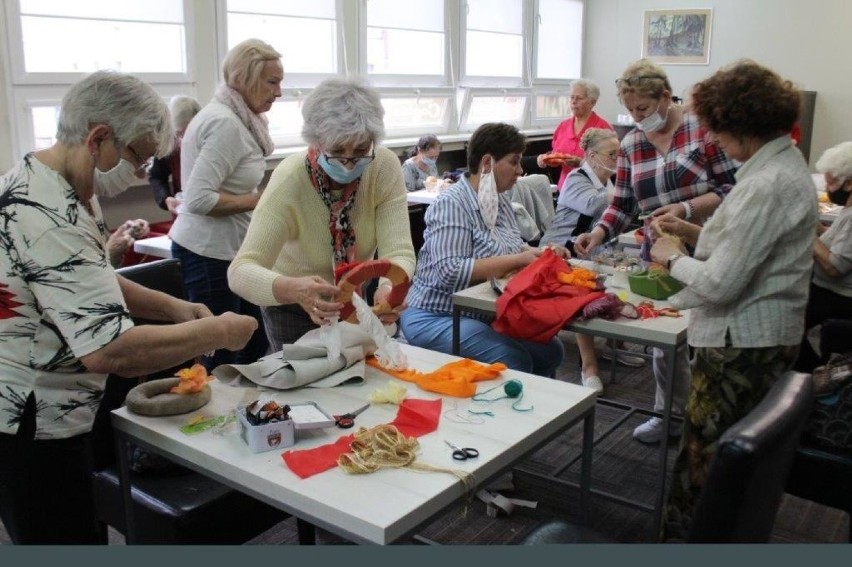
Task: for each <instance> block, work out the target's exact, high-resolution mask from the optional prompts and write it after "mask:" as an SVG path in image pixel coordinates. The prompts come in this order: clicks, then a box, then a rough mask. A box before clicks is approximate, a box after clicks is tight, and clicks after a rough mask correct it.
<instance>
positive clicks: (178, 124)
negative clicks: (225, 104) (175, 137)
mask: <svg viewBox="0 0 852 567" xmlns="http://www.w3.org/2000/svg"><path fill="white" fill-rule="evenodd" d="M169 111H170V112H171V113H172V126H174V128H175V130H186V127H187V126H189V121H190V120H192V119H193V117H194V116H195V115H196V114H198V113H199V112H200V111H201V105H200V104H198V101H197V100H195V99H194V98H192V97H191V96H174V97H172V100H171V101H170V102H169Z"/></svg>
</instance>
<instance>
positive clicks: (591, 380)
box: [580, 371, 603, 394]
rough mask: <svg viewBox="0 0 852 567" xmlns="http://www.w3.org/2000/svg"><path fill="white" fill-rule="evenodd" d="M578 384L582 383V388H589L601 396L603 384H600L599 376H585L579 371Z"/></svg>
mask: <svg viewBox="0 0 852 567" xmlns="http://www.w3.org/2000/svg"><path fill="white" fill-rule="evenodd" d="M580 382H582V383H583V386H585V387H586V388H591V389H593V390H594V391H596V392H597V393H598V394H603V382H601V378H600V376H585V375H584V374H583V373H582V371H581V372H580Z"/></svg>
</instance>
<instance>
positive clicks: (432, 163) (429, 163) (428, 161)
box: [423, 157, 438, 167]
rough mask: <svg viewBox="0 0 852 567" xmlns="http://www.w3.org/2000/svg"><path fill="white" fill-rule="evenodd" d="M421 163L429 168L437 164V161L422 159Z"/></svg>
mask: <svg viewBox="0 0 852 567" xmlns="http://www.w3.org/2000/svg"><path fill="white" fill-rule="evenodd" d="M423 163H425V164H426V165H428V166H430V167H431V166H433V165H435V164H436V163H438V160H436V159H431V158H427V157H424V158H423Z"/></svg>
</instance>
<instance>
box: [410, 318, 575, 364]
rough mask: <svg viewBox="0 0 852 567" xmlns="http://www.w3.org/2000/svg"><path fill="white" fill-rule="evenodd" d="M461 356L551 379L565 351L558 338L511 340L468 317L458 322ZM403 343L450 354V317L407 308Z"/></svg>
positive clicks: (483, 323) (451, 338)
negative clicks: (545, 340)
mask: <svg viewBox="0 0 852 567" xmlns="http://www.w3.org/2000/svg"><path fill="white" fill-rule="evenodd" d="M460 322H461V324H460V334H461V341H460V353H459V354H460V355H461V356H463V357H465V358H471V359H473V360H478V361H479V362H485V363H489V364H491V363H494V362H502V363H503V364H505V365H506V366H508V367H509V368H511V369H512V370H520V371H521V372H529V373H531V374H537V375H539V376H546V377H548V378H553V377H554V376H555V375H556V369H557V368H558V367H559V365H560V364H562V359H563V358H564V357H565V351H564V349H563V347H562V341H561V340H559V337H553V339H551V340H550V341H549V342H547V343H537V342H533V341H525V340H521V339H514V338H512V337H509V336H506V335H502V334H500V333H498V332H497V331H495V330H494V329H492V328H491V325H489V324H488V323H485V322H483V321H479V320H477V319H471V318H469V317H461V318H460ZM399 323H400V329H401V330H402V334H403V335H405V340H406V341H407V342H408V343H409V344H412V345H414V346H418V347H421V348H427V349H430V350H436V351H438V352H443V353H447V354H452V350H453V316H452V315H451V314H449V313H435V312H432V311H426V310H425V309H418V308H416V307H409V308H408V309H406V310H405V311H403V312H402V315H401V316H400V319H399Z"/></svg>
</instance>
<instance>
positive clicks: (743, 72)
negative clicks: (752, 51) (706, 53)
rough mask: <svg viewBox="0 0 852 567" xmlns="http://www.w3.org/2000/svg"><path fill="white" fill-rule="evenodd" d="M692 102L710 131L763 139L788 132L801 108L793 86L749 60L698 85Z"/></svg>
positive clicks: (692, 105) (737, 63)
mask: <svg viewBox="0 0 852 567" xmlns="http://www.w3.org/2000/svg"><path fill="white" fill-rule="evenodd" d="M691 99H692V101H691V107H692V110H693V111H694V112H695V114H696V116H698V119H699V121H701V124H702V125H703V126H704V127H706V128H708V129H709V130H710V131H711V132H717V133H718V132H721V133H725V134H729V135H732V136H735V137H738V138H757V139H760V140H771V139H773V138H776V137H778V136H780V135H782V134H784V133H787V132H789V131H790V129H791V128H792V127H793V124H795V123H796V121H797V120H798V118H799V109H800V108H801V94H800V93H799V90H798V89H797V88H796V87H794V86H793V83H791V82H790V81H788V80H785V79H782V78H781V77H780V76H779V75H778V74H777V73H776V72H775V71H773V70H771V69H769V68H767V67H763V66H762V65H759V64H758V63H755V62H754V61H752V60H749V59H744V60H741V61H738V62H736V63H734V64H732V65H730V66H728V67H725V68H722V69H720V70H718V71H716V72H715V73H714V74H713V75H712V76H710V77H709V78H707V79H705V80H703V81H701V82H700V83H698V84H697V85H695V87H694V88H693V90H692V97H691Z"/></svg>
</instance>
